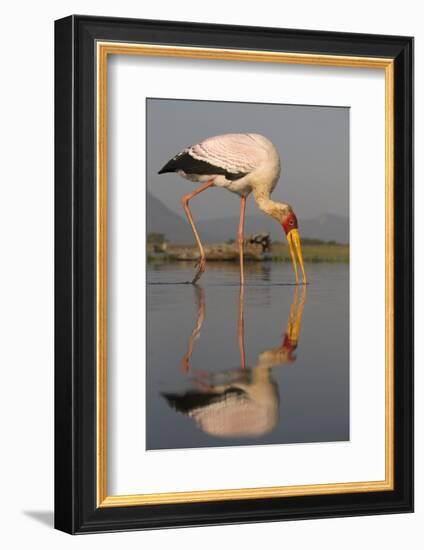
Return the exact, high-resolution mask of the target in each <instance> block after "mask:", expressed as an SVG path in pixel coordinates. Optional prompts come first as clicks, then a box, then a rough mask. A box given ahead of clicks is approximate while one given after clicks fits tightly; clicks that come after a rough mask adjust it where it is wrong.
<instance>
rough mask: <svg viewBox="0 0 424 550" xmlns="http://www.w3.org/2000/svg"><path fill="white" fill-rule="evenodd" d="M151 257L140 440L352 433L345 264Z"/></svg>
mask: <svg viewBox="0 0 424 550" xmlns="http://www.w3.org/2000/svg"><path fill="white" fill-rule="evenodd" d="M245 269H246V280H247V285H246V286H245V289H244V293H243V294H240V288H239V285H238V266H237V265H236V264H230V263H222V264H218V263H213V262H209V263H208V267H207V271H206V273H205V274H204V275H203V277H202V279H201V280H200V282H199V285H198V287H193V286H192V285H184V284H178V283H181V282H184V281H188V280H190V279H191V278H192V276H193V270H194V265H193V264H191V263H187V264H185V263H182V262H180V263H176V264H162V265H155V266H153V265H151V266H149V268H148V277H147V280H148V287H147V358H148V362H147V395H146V407H147V415H146V416H147V437H146V439H147V441H146V447H147V449H170V448H188V447H212V446H224V445H263V444H269V443H272V444H281V443H305V442H317V441H343V440H347V439H349V298H348V296H349V292H348V291H349V267H348V266H347V265H344V264H308V265H307V273H308V276H309V280H310V284H309V285H308V287H307V289H306V290H305V289H304V287H299V288H297V287H295V286H293V285H287V284H284V283H287V282H290V281H292V279H293V275H292V271H291V269H292V268H291V265H290V264H288V263H287V264H285V263H271V262H269V263H248V264H246V268H245Z"/></svg>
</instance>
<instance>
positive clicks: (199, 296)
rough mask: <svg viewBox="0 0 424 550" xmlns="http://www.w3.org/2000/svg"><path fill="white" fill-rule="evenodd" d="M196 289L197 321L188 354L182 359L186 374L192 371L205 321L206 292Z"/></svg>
mask: <svg viewBox="0 0 424 550" xmlns="http://www.w3.org/2000/svg"><path fill="white" fill-rule="evenodd" d="M194 289H195V293H196V302H197V319H196V324H195V326H194V328H193V330H192V332H191V335H190V338H189V341H188V346H187V351H186V354H185V355H184V357H183V358H182V359H181V366H182V368H183V371H184V372H188V371H189V370H190V359H191V356H192V353H193V348H194V343H195V342H196V340H197V339H198V338H199V336H200V331H201V330H202V326H203V321H204V320H205V291H204V290H203V288H201V287H200V286H195V287H194Z"/></svg>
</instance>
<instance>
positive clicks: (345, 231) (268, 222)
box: [147, 192, 349, 244]
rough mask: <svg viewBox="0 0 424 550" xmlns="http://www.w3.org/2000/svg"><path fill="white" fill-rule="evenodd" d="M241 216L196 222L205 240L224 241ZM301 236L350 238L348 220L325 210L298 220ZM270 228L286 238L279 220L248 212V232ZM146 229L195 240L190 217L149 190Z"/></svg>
mask: <svg viewBox="0 0 424 550" xmlns="http://www.w3.org/2000/svg"><path fill="white" fill-rule="evenodd" d="M238 222H239V221H238V217H237V216H234V217H231V218H216V219H215V220H197V221H196V225H197V227H198V229H199V233H200V235H201V237H202V239H203V240H204V241H205V242H221V241H226V240H228V239H231V238H235V237H236V234H237V228H238ZM299 226H300V227H299V228H300V234H301V236H302V237H308V238H314V239H321V240H325V241H330V240H334V241H337V242H339V243H347V242H349V220H348V219H347V218H344V217H342V216H335V215H332V214H326V215H323V216H319V217H318V218H314V219H312V220H299ZM260 231H267V232H269V233H270V234H271V238H272V239H273V240H284V234H283V231H282V229H281V228H280V227H279V226H278V224H277V223H276V222H275V221H274V220H273V219H272V218H269V217H267V216H265V215H263V216H247V217H246V222H245V233H246V235H249V234H251V233H258V232H260ZM147 232H148V233H153V232H159V233H164V234H165V236H166V238H167V239H168V240H169V241H171V242H174V243H178V244H186V243H192V242H193V234H192V232H191V228H190V226H189V224H188V221H186V219H185V218H184V217H182V216H179V215H178V214H176V213H175V212H173V211H172V210H170V209H169V208H167V207H166V206H165V205H164V204H163V203H162V202H161V201H160V200H159V199H157V198H156V197H154V196H153V195H152V194H151V193H149V192H148V193H147Z"/></svg>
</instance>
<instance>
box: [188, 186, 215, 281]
mask: <svg viewBox="0 0 424 550" xmlns="http://www.w3.org/2000/svg"><path fill="white" fill-rule="evenodd" d="M212 186H213V181H208V182H207V183H205V184H204V185H201V186H200V187H198V188H197V189H195V190H194V191H193V192H192V193H189V194H188V195H184V197H181V202H182V204H183V206H184V210H185V213H186V215H187V218H188V221H189V222H190V225H191V229H192V230H193V234H194V238H195V239H196V243H197V247H198V248H199V253H200V258H199V263H198V264H197V271H196V274H195V276H194V279H193V280H192V281H191V282H192V284H193V285H194V284H196V283H197V281H198V280H199V279H200V277H201V276H202V273H203V272H204V271H205V269H206V256H205V251H204V250H203V245H202V242H201V240H200V237H199V233H198V232H197V229H196V226H195V225H194V220H193V216H192V215H191V212H190V207H189V202H190V201H191V199H192V198H193V197H195V196H196V195H198V194H199V193H202V192H203V191H206V189H209V187H212Z"/></svg>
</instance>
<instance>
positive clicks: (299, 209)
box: [147, 99, 349, 219]
mask: <svg viewBox="0 0 424 550" xmlns="http://www.w3.org/2000/svg"><path fill="white" fill-rule="evenodd" d="M230 132H231V133H232V132H234V133H237V132H255V133H260V134H264V135H265V136H267V137H268V138H269V139H271V141H272V142H273V143H274V144H275V146H276V147H277V149H278V151H279V153H280V158H281V162H282V172H281V176H280V181H279V183H278V185H277V187H276V189H275V191H274V193H273V199H274V200H277V201H278V200H279V201H283V202H287V203H289V204H291V205H292V206H293V208H294V210H295V212H296V214H297V215H298V217H300V218H303V219H309V218H315V217H318V216H320V215H322V214H335V215H339V216H348V208H349V204H348V200H349V109H348V108H344V107H320V106H312V107H311V106H305V105H269V104H256V103H231V102H229V103H227V102H213V101H186V100H184V101H182V100H172V99H171V100H167V99H148V100H147V182H148V189H149V191H150V192H151V193H152V194H154V195H155V196H156V197H157V198H158V199H160V200H161V201H162V202H163V203H164V204H165V205H166V206H168V207H169V208H170V209H171V210H174V211H175V212H178V213H179V214H181V213H182V209H181V203H180V197H181V196H182V195H184V194H186V193H189V192H190V191H192V190H193V189H194V186H195V185H196V184H193V183H190V182H188V181H186V180H184V179H183V178H181V177H180V176H178V175H176V174H164V175H161V176H159V175H158V174H157V171H158V170H159V169H160V168H161V167H162V166H163V165H164V164H165V163H166V161H168V160H169V159H170V158H171V157H173V156H174V155H175V154H176V153H178V152H179V151H180V150H181V149H183V148H184V147H186V146H188V145H192V144H193V143H197V142H199V141H201V140H202V139H204V138H206V137H208V136H213V135H217V134H225V133H230ZM194 202H195V205H194ZM248 202H249V203H250V204H249V205H248V213H249V210H250V211H251V212H252V213H253V212H255V214H257V209H256V206H255V205H254V201H253V199H252V198H250V199H249V201H248ZM239 205H240V199H239V198H238V196H236V195H233V194H232V193H230V192H228V191H226V190H225V189H211V190H208V191H206V192H205V193H204V194H202V195H200V196H199V197H196V199H194V201H193V212H195V217H196V218H197V219H213V218H223V217H227V216H233V215H237V214H238V209H239Z"/></svg>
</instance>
